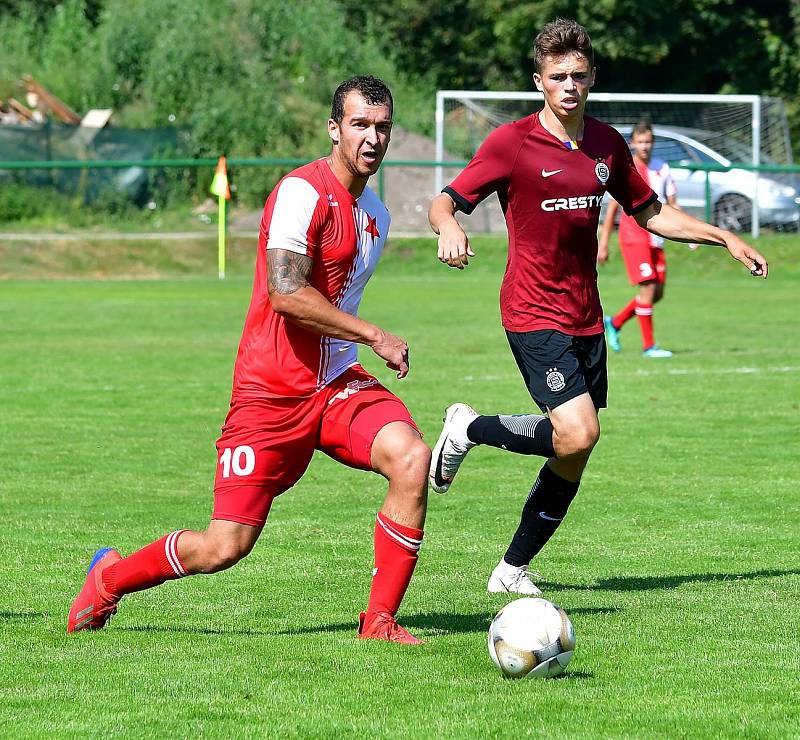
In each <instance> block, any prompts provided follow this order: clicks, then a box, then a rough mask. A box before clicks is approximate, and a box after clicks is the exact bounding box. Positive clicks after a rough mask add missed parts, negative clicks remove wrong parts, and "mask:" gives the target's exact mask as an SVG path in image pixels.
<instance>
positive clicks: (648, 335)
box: [611, 297, 656, 349]
mask: <svg viewBox="0 0 800 740" xmlns="http://www.w3.org/2000/svg"><path fill="white" fill-rule="evenodd" d="M634 314H635V315H636V318H637V319H639V328H640V329H641V331H642V349H649V348H650V347H652V346H653V345H654V344H655V343H656V341H655V339H654V338H653V304H652V303H641V302H640V301H639V298H638V297H636V298H634V299H633V300H632V301H631V302H630V303H629V304H628V305H627V306H625V308H623V309H622V310H621V311H620V312H619V313H618V314H616V315H615V316H614V318H612V319H611V325H612V326H613V327H614V328H615V329H617V331H619V330H620V329H621V328H622V326H623V324H624V323H625V322H626V321H629V320H630V319H632V318H633V316H634Z"/></svg>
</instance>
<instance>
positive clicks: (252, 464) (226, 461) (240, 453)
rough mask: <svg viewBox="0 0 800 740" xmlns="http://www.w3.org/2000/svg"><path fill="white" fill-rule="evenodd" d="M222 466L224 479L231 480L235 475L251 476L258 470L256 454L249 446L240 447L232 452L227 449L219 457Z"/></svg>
mask: <svg viewBox="0 0 800 740" xmlns="http://www.w3.org/2000/svg"><path fill="white" fill-rule="evenodd" d="M219 464H220V465H222V477H223V478H230V477H231V473H233V474H234V475H250V473H252V472H253V471H254V470H255V468H256V453H255V452H254V451H253V448H252V447H250V446H249V445H240V446H239V447H235V448H234V449H233V450H231V448H230V447H226V448H225V449H224V450H223V451H222V454H221V455H220V456H219Z"/></svg>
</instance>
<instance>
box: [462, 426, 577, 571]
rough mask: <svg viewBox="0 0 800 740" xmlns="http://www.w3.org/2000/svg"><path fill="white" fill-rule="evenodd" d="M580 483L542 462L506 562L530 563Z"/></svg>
mask: <svg viewBox="0 0 800 740" xmlns="http://www.w3.org/2000/svg"><path fill="white" fill-rule="evenodd" d="M481 418H484V417H481ZM476 421H477V420H476ZM474 423H475V422H473V424H474ZM579 485H580V481H579V482H577V483H573V482H572V481H568V480H564V478H561V477H560V476H558V475H556V474H555V473H554V472H553V471H552V470H550V468H549V467H547V464H545V465H544V467H543V468H542V469H541V470H540V471H539V477H538V478H537V479H536V483H534V485H533V488H532V489H531V492H530V494H529V495H528V499H527V501H526V502H525V506H523V508H522V517H521V519H520V523H519V527H517V531H516V532H515V533H514V538H513V539H512V540H511V544H510V545H509V546H508V550H507V551H506V554H505V556H504V558H503V559H504V560H505V561H506V562H507V563H508V564H509V565H515V566H517V567H519V566H521V565H528V563H530V562H531V560H532V559H533V557H534V555H536V554H537V553H538V552H539V551H540V550H541V549H542V548H543V547H544V546H545V544H546V543H547V541H548V540H549V539H550V538H551V537H552V536H553V533H554V532H555V531H556V529H558V525H559V524H561V520H562V519H563V518H564V516H565V515H566V513H567V509H568V508H569V505H570V504H571V503H572V499H574V498H575V494H577V493H578V486H579Z"/></svg>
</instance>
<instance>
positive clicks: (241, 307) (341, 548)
mask: <svg viewBox="0 0 800 740" xmlns="http://www.w3.org/2000/svg"><path fill="white" fill-rule="evenodd" d="M475 244H476V249H477V251H478V257H476V258H475V259H474V261H473V264H472V265H471V266H470V268H469V269H468V270H467V271H465V272H463V273H457V272H456V271H451V270H448V269H446V268H444V267H443V266H441V265H439V264H438V263H437V262H436V261H435V259H433V258H432V257H431V250H432V249H433V242H432V240H418V241H403V242H400V241H398V242H395V243H393V244H392V246H391V249H390V250H389V253H388V254H387V256H386V258H385V261H384V263H383V265H382V266H381V268H379V272H378V274H377V275H376V277H375V279H374V281H373V283H372V284H371V286H370V288H369V289H368V292H367V294H366V296H365V301H364V305H363V310H362V314H363V315H364V316H365V317H366V318H368V319H371V320H374V321H376V322H378V323H380V324H382V325H384V326H385V327H386V328H388V329H390V330H392V331H394V332H395V333H398V334H401V335H402V336H404V337H406V338H407V339H408V341H409V343H410V345H411V358H412V372H411V375H410V376H409V378H407V379H406V380H405V381H402V382H399V381H397V380H395V379H394V378H393V376H392V375H391V374H390V373H389V372H388V371H386V370H385V368H382V366H381V363H379V362H375V361H373V358H372V357H370V356H369V355H367V354H366V353H364V354H362V357H363V360H364V362H365V364H366V365H367V367H369V368H370V369H371V370H373V371H374V372H376V373H377V374H378V376H379V377H381V378H382V379H383V380H384V381H385V382H386V383H387V385H388V386H389V387H390V388H392V389H393V390H396V391H397V392H398V393H399V394H400V395H401V396H402V397H403V398H404V399H405V400H406V402H407V403H408V405H409V407H410V409H411V410H412V412H413V413H414V415H415V418H416V419H417V421H418V423H419V424H420V427H421V428H422V429H423V431H424V432H425V434H426V438H427V440H428V441H429V442H430V443H433V442H434V441H435V439H436V436H437V435H438V432H439V429H440V423H441V415H442V410H443V409H444V407H445V406H446V405H448V404H449V403H452V402H454V401H456V400H462V401H466V402H468V403H470V404H472V405H474V406H475V407H476V408H478V409H479V410H482V411H486V412H493V413H497V412H508V413H513V412H525V411H526V410H529V409H531V408H532V403H531V401H530V399H529V398H528V396H527V393H526V391H525V388H524V387H523V384H522V381H521V380H520V378H519V376H518V373H517V370H516V367H515V366H514V365H513V361H512V358H511V355H510V352H509V351H508V348H507V346H506V344H505V338H504V336H503V333H502V330H501V328H500V325H499V313H498V309H497V290H498V286H499V283H500V278H501V273H502V266H503V245H502V244H501V243H500V242H498V241H496V240H491V239H482V240H476V242H475ZM759 244H760V247H761V248H762V249H763V251H765V252H766V253H768V255H769V257H770V258H771V267H772V273H771V276H770V279H769V280H768V281H766V282H765V281H762V280H756V279H753V278H751V277H749V276H748V275H747V274H746V272H745V271H744V270H743V269H739V268H738V267H737V266H736V265H735V264H734V263H732V262H731V261H730V260H729V259H728V258H727V257H726V255H725V254H724V253H722V252H721V251H718V250H715V249H713V248H706V249H703V250H701V251H700V252H698V253H691V252H689V251H688V250H686V248H685V247H683V246H680V245H671V249H670V252H669V258H670V270H671V272H670V282H669V285H668V290H667V297H666V299H665V301H664V302H663V303H662V304H661V305H660V306H659V310H658V311H657V315H656V329H657V338H658V340H659V342H660V343H661V344H662V345H663V346H666V347H668V348H670V349H672V350H674V351H675V352H676V356H675V357H674V358H673V359H671V360H661V361H653V360H644V359H642V358H641V357H640V354H639V351H638V344H639V340H638V329H637V328H636V327H635V325H631V326H630V327H627V328H626V329H625V331H624V333H623V341H624V342H625V345H624V351H623V352H622V353H621V354H620V355H616V356H612V357H611V358H610V377H611V393H610V408H609V409H608V410H607V411H606V412H604V413H603V414H602V423H603V437H602V439H601V441H600V444H599V445H598V448H597V449H596V451H595V454H594V456H593V459H592V461H591V463H590V465H589V468H588V470H587V472H586V475H585V477H584V482H583V486H582V489H581V493H580V494H579V496H578V498H577V499H576V502H575V503H574V504H573V508H572V509H571V513H570V515H569V517H568V519H567V521H566V522H565V524H564V525H563V526H562V528H561V529H560V530H559V532H558V534H557V535H556V537H555V538H554V539H553V541H552V542H551V543H550V544H549V545H548V546H547V548H545V550H544V551H543V553H542V554H541V556H540V557H539V558H537V560H536V561H534V565H535V567H536V568H537V569H538V570H539V571H541V573H542V585H543V588H544V589H545V594H546V596H547V597H548V598H551V599H552V600H554V601H556V602H557V603H559V604H560V605H562V606H563V607H564V608H565V609H566V610H567V612H568V613H569V615H570V616H571V618H572V620H573V622H574V624H575V627H576V630H577V635H578V649H577V652H576V654H575V658H574V660H573V662H572V663H571V665H570V667H569V670H568V672H567V674H566V675H565V676H564V677H563V678H562V679H556V680H549V681H509V680H503V679H502V678H501V677H500V675H499V674H498V673H497V672H496V670H495V669H494V667H493V666H492V664H491V663H490V660H489V657H488V654H487V651H486V629H487V626H488V623H489V621H490V619H491V617H492V616H493V615H494V613H495V612H496V611H497V610H499V609H500V607H501V606H502V605H503V604H504V603H505V601H506V599H504V598H503V597H500V596H496V595H489V594H487V593H486V590H485V589H486V579H487V577H488V575H489V572H490V571H491V568H492V567H493V566H494V564H495V563H496V561H497V560H498V559H499V557H500V556H501V555H502V553H503V552H504V549H505V546H506V544H507V540H508V539H509V537H510V535H511V533H512V532H513V530H514V528H515V526H516V523H517V517H518V514H519V510H520V508H521V506H522V503H523V500H524V498H525V496H526V494H527V492H528V489H529V487H530V485H531V483H532V481H533V479H534V477H535V474H536V471H537V470H538V467H539V465H540V460H539V459H536V458H524V457H516V456H511V455H509V454H507V453H503V452H501V451H497V450H492V449H482V448H481V449H478V450H476V451H474V452H473V453H471V456H470V458H469V459H468V461H467V463H466V465H465V467H464V468H462V472H461V473H460V475H459V479H458V481H457V483H456V484H455V485H454V486H453V488H452V489H451V492H450V493H448V494H447V495H445V496H438V495H436V494H434V493H432V494H431V499H430V507H429V514H428V521H427V526H426V542H425V545H424V548H423V551H422V556H421V559H420V563H419V567H418V570H417V573H416V576H415V579H414V581H413V582H412V585H411V588H410V590H409V593H408V596H407V598H406V600H405V602H404V604H403V607H402V611H401V621H402V622H403V624H405V625H406V626H408V627H409V628H411V630H412V631H413V632H415V634H417V635H419V636H420V637H422V638H424V639H425V640H426V644H425V645H424V646H422V647H419V648H408V647H402V646H396V645H389V644H381V643H376V642H363V643H362V642H359V641H358V640H357V639H356V637H355V620H356V617H357V614H358V611H359V610H360V609H361V608H363V606H364V605H365V604H366V598H367V593H368V589H369V581H370V571H371V566H372V560H371V558H372V526H373V520H374V515H375V511H376V510H377V509H378V507H379V506H380V504H381V501H382V497H383V490H384V485H383V483H382V479H380V478H379V477H378V476H375V475H370V474H367V473H362V472H358V471H352V470H348V469H345V468H342V467H340V466H338V465H337V464H335V463H333V462H332V461H330V460H328V459H327V458H324V457H321V456H318V457H316V458H315V460H314V461H313V463H312V466H311V468H310V470H309V471H308V473H307V475H306V476H305V477H304V478H303V480H302V481H301V482H300V483H299V484H298V485H297V486H296V487H295V488H294V489H293V490H292V491H290V492H289V493H287V494H286V495H284V496H282V497H281V498H280V499H278V501H277V502H276V504H275V506H274V507H273V511H272V515H271V518H270V521H269V523H268V525H267V527H266V529H265V531H264V534H263V536H262V539H261V541H260V542H259V544H258V545H257V547H256V549H255V550H254V552H253V553H252V554H251V556H250V557H248V558H247V559H246V560H245V561H243V562H242V563H241V564H240V565H238V566H237V567H235V568H233V569H232V570H229V571H227V572H225V573H221V574H217V575H214V576H207V577H195V578H188V579H184V580H182V581H179V582H173V583H169V584H166V585H164V586H162V587H160V588H158V589H155V590H153V591H149V592H145V593H140V594H134V595H132V596H129V597H126V598H125V599H124V601H123V602H122V604H121V608H120V611H119V614H118V615H117V616H116V617H114V619H113V620H112V621H111V623H110V625H109V626H108V628H107V629H105V630H104V631H102V632H98V633H82V634H79V635H75V636H71V637H67V636H66V635H65V634H64V629H65V623H66V614H67V610H68V608H69V604H70V602H71V600H72V598H73V597H74V595H75V593H76V592H77V590H78V589H79V588H80V585H81V583H82V581H83V577H84V570H85V567H86V565H87V563H88V560H89V558H90V557H91V554H92V552H93V551H94V549H95V548H97V547H100V546H105V545H113V546H115V547H118V548H119V549H120V550H121V551H122V552H123V553H130V552H131V551H132V550H134V549H136V548H138V547H140V546H142V545H144V544H146V543H148V542H150V541H152V540H153V539H155V538H157V537H160V536H161V535H163V534H164V533H166V532H168V531H170V530H171V529H175V528H179V527H193V528H203V527H204V526H205V524H206V522H207V519H208V514H209V511H210V506H211V483H212V478H213V472H214V465H215V458H214V450H213V442H214V439H215V438H216V436H217V433H218V430H219V426H220V424H221V423H222V420H223V417H224V415H225V411H226V407H227V403H228V397H229V389H230V385H229V384H230V377H231V370H232V363H233V359H234V354H235V350H236V345H237V342H238V338H239V332H240V329H241V324H242V320H243V317H244V313H245V310H246V304H247V300H248V297H249V291H250V280H249V277H247V273H248V271H249V266H250V262H251V257H248V258H247V259H244V260H242V261H241V262H239V263H235V264H234V266H233V269H232V274H233V277H232V279H230V280H227V281H225V282H219V281H217V280H216V279H213V278H212V277H207V278H204V277H198V276H197V275H196V274H195V275H194V276H190V277H182V278H163V279H160V280H152V281H124V280H116V281H91V280H85V281H81V280H51V281H44V280H7V281H5V282H2V283H0V339H1V341H2V353H1V354H0V373H1V375H2V384H1V385H0V408H2V423H3V465H2V470H3V475H2V477H0V502H1V503H2V510H3V513H4V520H5V521H4V526H3V532H2V535H0V563H2V565H0V572H1V573H2V577H3V588H2V590H1V591H0V630H1V634H2V640H1V641H0V734H2V735H3V736H7V737H12V736H13V737H37V736H64V737H79V736H81V737H86V736H89V737H104V736H111V735H116V736H130V737H162V736H171V737H197V736H220V737H264V736H270V737H319V738H323V737H361V738H363V737H387V738H398V737H403V738H419V737H431V738H432V737H474V738H485V737H498V738H500V737H518V736H523V735H529V736H548V737H570V738H572V737H585V738H597V737H629V738H641V737H687V738H689V737H691V738H694V737H731V738H733V737H736V738H738V737H750V738H761V737H774V738H786V737H799V736H800V710H799V709H798V705H800V696H799V695H798V685H800V644H799V643H798V631H799V630H798V627H799V620H798V607H797V604H798V597H799V596H800V556H798V536H799V535H800V492H799V491H798V481H799V480H800V423H799V422H800V383H799V382H798V374H799V373H800V341H799V340H800V331H798V329H800V319H798V313H797V306H796V303H797V297H798V286H800V240H798V238H797V237H780V236H774V237H765V238H763V239H762V240H761V242H760V243H759ZM126 248H127V247H123V250H124V249H126ZM154 249H155V247H154ZM159 249H161V248H159ZM162 251H163V250H162ZM213 259H214V257H213V254H209V258H208V270H207V272H206V275H208V276H212V275H213V274H214V264H215V263H214V261H213ZM90 271H91V270H90ZM156 272H157V270H156ZM24 274H25V275H26V276H27V275H28V273H27V272H25V273H24ZM104 274H105V273H104ZM601 285H602V290H603V297H604V303H605V304H606V307H607V308H609V309H612V308H617V307H618V305H619V304H621V303H622V302H623V301H626V300H628V298H629V297H630V296H631V295H632V292H631V288H630V287H629V286H628V285H627V283H626V281H625V279H624V277H623V274H622V267H621V264H620V262H619V260H617V261H616V262H614V263H613V264H611V265H610V266H608V267H606V268H605V269H603V270H602V272H601Z"/></svg>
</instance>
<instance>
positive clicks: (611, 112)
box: [436, 90, 797, 234]
mask: <svg viewBox="0 0 800 740" xmlns="http://www.w3.org/2000/svg"><path fill="white" fill-rule="evenodd" d="M541 102H542V94H541V93H539V92H491V91H470V90H440V91H439V92H438V93H437V97H436V158H437V160H438V161H440V162H441V161H447V160H465V159H469V158H470V157H471V156H472V155H473V154H474V153H475V150H476V149H477V148H478V146H479V145H480V144H481V142H482V141H483V140H484V139H485V138H486V136H487V135H488V134H489V133H490V132H491V131H492V130H493V129H495V128H496V127H498V126H500V125H502V124H504V123H508V122H510V121H514V120H517V119H519V118H523V117H525V116H527V115H529V114H530V113H531V112H532V111H534V110H537V109H538V107H539V106H540V104H541ZM586 112H587V114H588V115H591V116H594V117H596V118H599V119H600V120H602V121H605V122H607V123H610V124H612V125H615V126H617V127H618V128H620V129H622V130H623V131H626V132H627V131H630V127H631V126H632V125H633V124H635V123H637V122H638V121H640V120H642V119H646V120H648V121H650V122H651V123H652V124H653V126H654V127H656V128H662V129H669V130H671V131H674V132H676V134H677V135H678V138H680V137H683V138H685V139H687V140H691V141H693V142H700V144H701V145H702V146H701V147H700V148H699V150H698V151H700V156H699V157H697V158H695V159H693V158H692V156H689V157H683V156H678V153H677V150H676V155H675V157H665V158H668V159H669V160H670V161H671V163H673V164H674V165H675V166H676V167H678V168H680V167H681V166H684V167H688V166H689V165H691V164H698V163H699V164H701V165H702V164H704V163H705V164H712V165H713V164H715V162H716V163H720V160H719V159H716V160H715V159H714V158H713V157H711V156H709V157H706V156H704V155H703V152H704V150H703V148H702V147H706V148H707V149H708V150H711V152H712V153H715V154H717V155H720V156H721V157H722V158H723V159H724V160H727V162H728V163H730V164H735V163H739V164H745V165H748V166H751V167H752V166H756V167H758V166H762V167H763V166H771V165H789V164H792V162H793V159H792V147H791V139H790V137H789V127H788V123H787V118H786V112H785V109H784V105H783V101H782V100H780V99H777V98H768V97H761V96H757V95H678V94H674V95H672V94H666V95H663V94H644V93H592V94H591V95H590V96H589V102H588V104H587V108H586ZM657 138H658V134H657ZM665 151H668V150H665ZM692 151H694V150H690V154H691V152H692ZM723 166H724V163H723ZM458 171H459V170H458V168H450V167H446V166H443V167H437V169H436V192H439V191H440V190H441V187H442V186H443V185H444V184H446V182H449V181H450V180H451V179H452V178H453V177H454V176H455V174H456V173H457V172H458ZM691 172H692V171H691V170H690V171H689V172H686V173H684V174H685V175H686V176H687V177H688V176H689V175H690V174H691ZM740 172H741V170H740ZM724 174H727V173H714V174H713V176H710V177H712V178H713V179H714V180H715V182H716V181H717V180H718V178H719V176H720V175H724ZM767 176H768V177H769V178H772V179H774V180H777V181H780V180H781V179H783V180H784V181H786V180H787V178H788V175H786V174H785V173H783V174H771V173H770V174H769V175H766V174H762V175H761V177H767ZM694 178H695V180H700V179H702V180H705V173H704V172H695V173H694ZM749 178H750V179H751V180H754V181H755V185H754V186H753V187H754V191H753V192H756V191H757V192H759V198H758V199H756V198H752V199H750V200H748V199H747V198H746V197H745V196H742V198H741V199H740V201H739V202H740V204H743V203H746V204H747V206H748V208H750V209H751V214H750V215H749V216H747V215H746V214H745V217H743V218H742V226H743V227H746V228H752V230H753V232H754V234H757V233H758V226H759V222H760V218H759V215H760V214H759V208H758V203H759V201H761V200H763V198H762V197H761V190H763V189H764V185H766V183H762V184H761V190H759V189H758V188H759V186H758V182H757V181H758V178H759V173H758V172H757V171H756V172H754V173H753V174H751V175H749ZM784 188H785V190H784V192H788V189H789V186H787V185H784ZM796 195H797V194H796ZM679 197H680V187H679ZM695 205H697V204H695ZM703 206H704V204H702V206H700V207H698V208H696V209H692V210H697V211H700V213H699V215H701V216H702V215H703V211H706V212H708V211H707V209H706V208H704V207H703ZM784 215H785V216H786V219H785V220H788V221H792V215H791V214H789V213H787V214H784ZM795 218H796V216H795ZM492 220H496V219H492ZM794 228H797V226H796V223H795V226H794Z"/></svg>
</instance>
